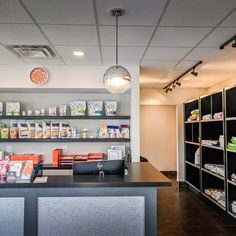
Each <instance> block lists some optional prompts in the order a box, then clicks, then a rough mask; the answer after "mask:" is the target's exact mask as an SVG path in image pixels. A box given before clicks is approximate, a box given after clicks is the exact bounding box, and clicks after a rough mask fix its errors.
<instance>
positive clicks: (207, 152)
mask: <svg viewBox="0 0 236 236" xmlns="http://www.w3.org/2000/svg"><path fill="white" fill-rule="evenodd" d="M194 109H199V115H200V117H199V121H195V122H189V121H187V119H188V117H189V116H190V113H191V111H192V110H194ZM184 112H185V113H184V117H185V122H184V123H185V177H186V183H187V184H189V186H190V187H191V188H192V187H193V189H195V190H196V189H197V190H198V191H199V192H200V193H201V195H203V196H204V197H205V198H207V199H208V200H210V201H211V202H213V203H214V204H215V205H216V206H218V207H219V208H221V209H222V210H224V211H226V206H227V198H226V199H225V200H226V201H225V202H226V204H225V205H224V206H222V204H220V203H219V202H217V201H216V200H214V199H213V198H212V197H211V196H209V195H207V194H206V193H205V189H214V188H215V189H221V190H223V191H224V192H225V194H226V195H227V191H226V190H227V183H226V182H227V180H226V174H224V176H223V175H220V174H218V173H215V172H213V171H211V170H209V169H207V168H205V164H216V165H223V166H224V172H226V163H225V146H223V147H221V146H211V145H206V144H202V140H219V137H220V135H224V137H225V117H224V115H223V116H222V118H220V119H214V117H213V116H214V114H215V113H219V112H223V114H224V93H223V90H221V91H219V92H217V93H214V94H209V95H207V96H202V97H200V98H198V99H195V100H192V101H190V102H187V103H185V104H184ZM205 115H210V119H207V120H203V119H202V117H203V116H205ZM235 117H236V114H235ZM224 144H225V142H224ZM198 148H199V151H200V165H199V166H198V165H195V162H194V160H195V153H196V151H197V149H198ZM235 156H236V152H235Z"/></svg>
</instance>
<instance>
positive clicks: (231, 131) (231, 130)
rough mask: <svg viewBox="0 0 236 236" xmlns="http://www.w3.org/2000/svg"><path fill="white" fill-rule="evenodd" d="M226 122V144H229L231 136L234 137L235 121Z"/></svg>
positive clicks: (235, 130) (235, 134)
mask: <svg viewBox="0 0 236 236" xmlns="http://www.w3.org/2000/svg"><path fill="white" fill-rule="evenodd" d="M226 122H227V143H228V142H230V140H231V138H232V136H236V120H228V121H226Z"/></svg>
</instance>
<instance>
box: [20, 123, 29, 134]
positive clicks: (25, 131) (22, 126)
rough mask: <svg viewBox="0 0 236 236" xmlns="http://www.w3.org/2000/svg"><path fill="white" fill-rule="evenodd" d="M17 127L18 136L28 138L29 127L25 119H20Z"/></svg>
mask: <svg viewBox="0 0 236 236" xmlns="http://www.w3.org/2000/svg"><path fill="white" fill-rule="evenodd" d="M18 128H19V138H28V132H29V128H28V125H27V123H26V121H21V122H20V123H19V124H18Z"/></svg>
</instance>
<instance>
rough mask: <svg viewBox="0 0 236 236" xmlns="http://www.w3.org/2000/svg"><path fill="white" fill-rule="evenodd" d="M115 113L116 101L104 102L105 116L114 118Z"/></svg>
mask: <svg viewBox="0 0 236 236" xmlns="http://www.w3.org/2000/svg"><path fill="white" fill-rule="evenodd" d="M116 111H117V101H105V114H106V116H115V115H116Z"/></svg>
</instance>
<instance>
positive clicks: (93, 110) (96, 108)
mask: <svg viewBox="0 0 236 236" xmlns="http://www.w3.org/2000/svg"><path fill="white" fill-rule="evenodd" d="M102 108H103V101H88V115H89V116H102V110H103V109H102Z"/></svg>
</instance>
